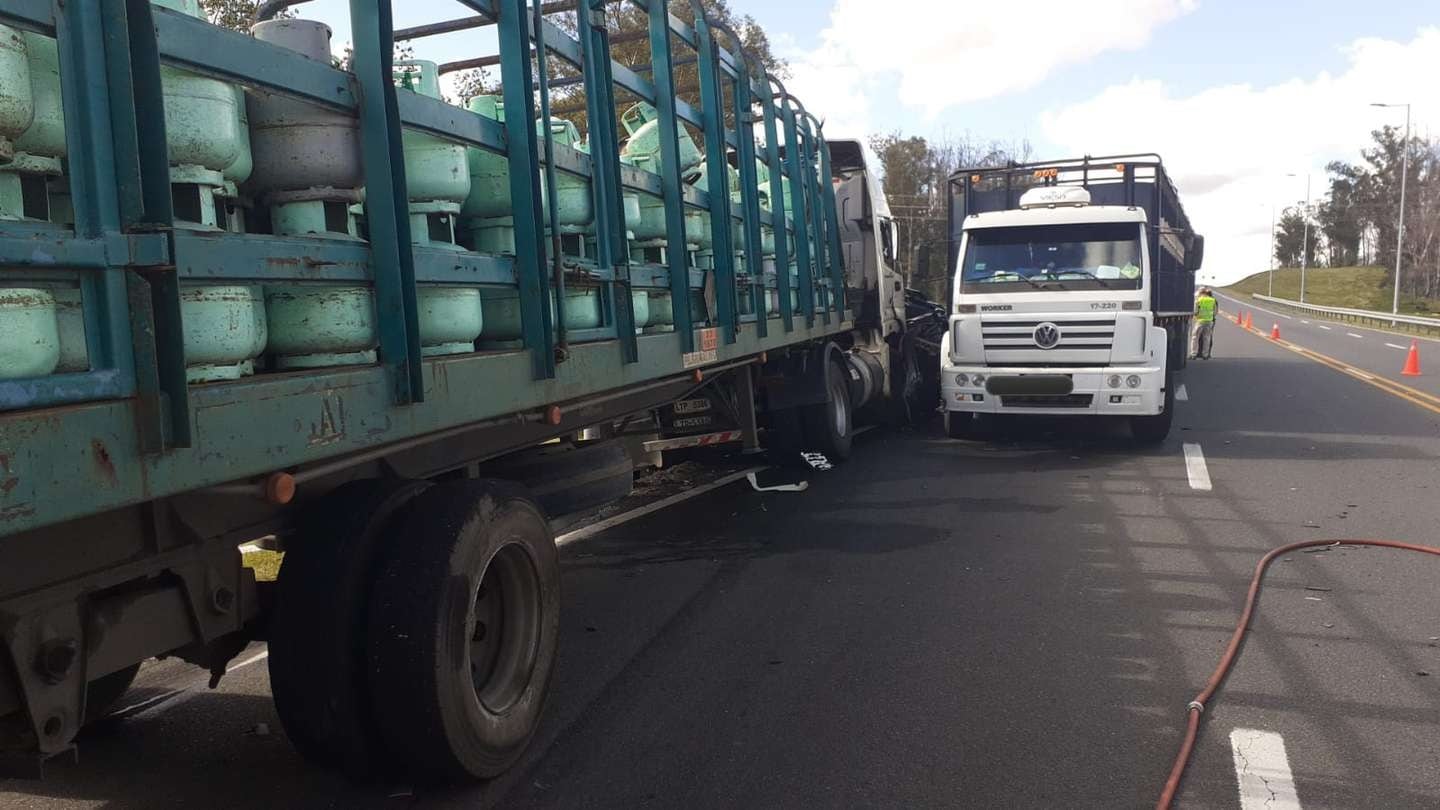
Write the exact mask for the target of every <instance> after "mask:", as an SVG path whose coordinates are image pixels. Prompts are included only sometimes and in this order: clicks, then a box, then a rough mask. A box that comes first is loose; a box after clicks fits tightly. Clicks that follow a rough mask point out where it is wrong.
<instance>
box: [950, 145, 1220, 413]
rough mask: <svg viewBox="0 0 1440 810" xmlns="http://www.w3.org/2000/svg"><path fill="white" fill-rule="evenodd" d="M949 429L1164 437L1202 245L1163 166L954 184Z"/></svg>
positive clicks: (1135, 158) (1147, 158) (1033, 172)
mask: <svg viewBox="0 0 1440 810" xmlns="http://www.w3.org/2000/svg"><path fill="white" fill-rule="evenodd" d="M950 189H951V190H950V217H949V219H950V235H949V246H950V252H949V262H950V270H951V273H952V279H951V282H952V283H951V302H950V307H949V318H950V324H949V329H948V330H947V331H946V334H945V336H944V339H943V341H942V346H941V352H940V383H941V393H942V396H943V400H944V404H945V429H946V433H947V434H948V435H950V436H951V437H952V438H965V437H971V436H975V435H977V434H979V433H981V432H983V431H984V430H985V429H986V428H987V427H988V426H989V424H988V423H990V422H992V421H993V420H994V419H995V418H997V417H1000V416H1001V415H1003V414H1044V415H1085V416H1117V417H1128V418H1129V421H1130V427H1131V431H1132V433H1133V434H1134V436H1135V438H1136V439H1137V440H1139V441H1142V442H1158V441H1161V440H1163V439H1164V438H1165V437H1166V436H1167V435H1168V434H1169V432H1170V423H1171V419H1172V413H1173V410H1174V409H1173V404H1174V396H1175V392H1174V387H1175V385H1176V380H1175V375H1176V373H1177V371H1178V370H1179V369H1180V368H1182V367H1183V366H1184V365H1185V360H1186V357H1187V355H1188V350H1187V344H1188V335H1189V328H1190V316H1191V313H1192V309H1193V300H1194V292H1195V272H1196V271H1197V270H1198V269H1199V267H1200V262H1201V258H1202V256H1203V253H1204V238H1203V237H1201V236H1199V235H1197V234H1196V233H1195V232H1194V230H1193V229H1192V228H1191V226H1190V223H1189V220H1188V218H1187V217H1186V216H1185V211H1184V209H1183V208H1182V207H1181V206H1180V199H1179V195H1178V194H1177V193H1176V191H1175V187H1174V185H1173V184H1172V183H1171V181H1170V179H1169V177H1168V176H1167V175H1166V174H1165V170H1164V167H1163V164H1162V163H1161V160H1160V158H1159V156H1157V155H1126V156H1120V157H1107V158H1090V157H1086V158H1082V159H1079V160H1066V161H1058V162H1046V163H1033V164H1025V165H1012V166H1007V167H1004V168H1000V169H966V170H962V171H960V172H957V173H956V174H955V175H954V176H952V178H951V183H950Z"/></svg>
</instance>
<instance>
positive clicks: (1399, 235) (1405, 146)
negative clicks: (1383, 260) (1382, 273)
mask: <svg viewBox="0 0 1440 810" xmlns="http://www.w3.org/2000/svg"><path fill="white" fill-rule="evenodd" d="M1370 106H1371V107H1404V108H1405V140H1403V141H1401V142H1400V217H1399V223H1398V224H1397V225H1396V226H1395V296H1394V298H1393V299H1392V300H1391V303H1390V314H1391V315H1399V314H1400V256H1401V253H1402V251H1403V249H1404V247H1405V181H1406V180H1407V179H1408V178H1409V177H1410V103H1409V102H1406V103H1404V104H1371V105H1370ZM1391 323H1392V324H1393V323H1394V321H1392V322H1391Z"/></svg>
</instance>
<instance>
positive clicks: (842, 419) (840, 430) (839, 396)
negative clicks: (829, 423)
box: [830, 377, 850, 437]
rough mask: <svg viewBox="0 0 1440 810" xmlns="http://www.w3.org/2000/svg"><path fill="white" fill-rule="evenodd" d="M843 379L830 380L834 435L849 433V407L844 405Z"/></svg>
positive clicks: (845, 393) (844, 390)
mask: <svg viewBox="0 0 1440 810" xmlns="http://www.w3.org/2000/svg"><path fill="white" fill-rule="evenodd" d="M847 393H848V392H847V391H846V389H845V381H844V380H842V379H839V378H838V377H832V378H831V380H830V413H831V416H832V417H833V418H834V420H835V435H836V436H842V437H843V436H849V435H850V409H849V408H847V407H845V397H846V395H847Z"/></svg>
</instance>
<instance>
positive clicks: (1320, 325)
mask: <svg viewBox="0 0 1440 810" xmlns="http://www.w3.org/2000/svg"><path fill="white" fill-rule="evenodd" d="M1315 325H1316V326H1318V327H1320V328H1321V329H1324V330H1325V331H1326V332H1329V331H1330V327H1328V326H1326V325H1325V324H1323V323H1317V324H1315Z"/></svg>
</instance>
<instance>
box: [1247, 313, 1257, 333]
mask: <svg viewBox="0 0 1440 810" xmlns="http://www.w3.org/2000/svg"><path fill="white" fill-rule="evenodd" d="M1245 328H1246V329H1254V328H1255V313H1253V312H1247V313H1245Z"/></svg>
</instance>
